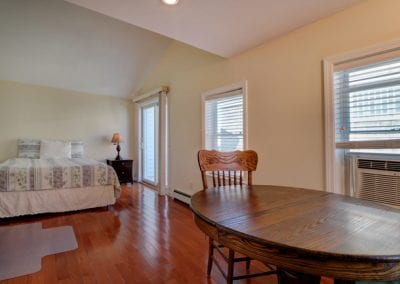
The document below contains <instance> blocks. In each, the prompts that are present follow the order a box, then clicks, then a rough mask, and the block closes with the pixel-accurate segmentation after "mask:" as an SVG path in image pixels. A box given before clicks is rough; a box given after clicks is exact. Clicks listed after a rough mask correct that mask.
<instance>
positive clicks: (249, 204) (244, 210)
mask: <svg viewBox="0 0 400 284" xmlns="http://www.w3.org/2000/svg"><path fill="white" fill-rule="evenodd" d="M191 208H192V211H193V214H194V220H195V223H196V224H197V226H198V227H199V228H200V229H201V230H202V231H203V232H204V233H205V234H207V235H208V236H210V237H211V238H212V239H214V240H216V241H218V242H219V243H221V244H222V245H224V246H226V247H228V248H231V249H233V250H235V251H236V252H239V253H242V254H245V255H247V256H250V257H251V258H253V259H255V260H259V261H261V262H263V263H266V264H271V265H275V266H276V267H278V268H279V270H281V271H285V272H289V274H294V275H296V274H298V275H300V276H299V277H298V281H299V282H298V283H311V282H312V281H311V280H310V279H319V276H327V277H332V278H334V279H335V283H355V281H357V280H366V281H389V280H396V279H400V210H399V209H396V208H392V207H389V206H385V205H381V204H377V203H373V202H369V201H365V200H361V199H358V198H353V197H349V196H345V195H339V194H333V193H328V192H324V191H317V190H309V189H302V188H294V187H282V186H272V185H253V186H222V187H216V188H211V189H207V190H202V191H199V192H197V193H196V194H194V195H193V196H192V199H191ZM304 275H305V276H314V278H313V277H311V278H307V277H303V276H304ZM302 279H306V280H303V282H302ZM307 279H308V280H307ZM318 281H319V280H317V281H315V283H317V282H318ZM281 282H282V283H284V280H283V281H281ZM318 283H319V282H318Z"/></svg>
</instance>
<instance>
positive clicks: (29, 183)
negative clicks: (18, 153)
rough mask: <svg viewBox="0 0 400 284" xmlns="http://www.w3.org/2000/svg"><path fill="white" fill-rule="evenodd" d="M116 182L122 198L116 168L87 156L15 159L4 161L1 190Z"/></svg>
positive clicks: (79, 186)
mask: <svg viewBox="0 0 400 284" xmlns="http://www.w3.org/2000/svg"><path fill="white" fill-rule="evenodd" d="M107 185H112V186H113V188H114V195H115V197H116V198H117V197H119V194H120V184H119V181H118V177H117V174H116V173H115V171H114V169H113V168H112V167H110V166H108V165H106V164H104V163H101V162H98V161H95V160H90V159H86V158H75V159H67V158H62V159H27V158H14V159H9V160H7V161H6V162H4V163H2V164H0V192H15V191H18V192H20V191H38V190H59V189H74V188H83V187H85V188H90V187H94V186H107Z"/></svg>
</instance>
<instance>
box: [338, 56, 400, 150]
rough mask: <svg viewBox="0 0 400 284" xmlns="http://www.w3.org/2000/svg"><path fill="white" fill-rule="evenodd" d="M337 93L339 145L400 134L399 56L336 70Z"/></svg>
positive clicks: (387, 137) (385, 138) (393, 136)
mask: <svg viewBox="0 0 400 284" xmlns="http://www.w3.org/2000/svg"><path fill="white" fill-rule="evenodd" d="M334 93H335V112H336V115H335V116H336V127H335V128H336V144H337V146H339V147H340V146H343V147H349V146H350V145H351V144H352V143H351V142H353V141H376V140H389V139H399V138H400V58H394V59H391V60H384V61H380V62H377V63H373V64H367V65H362V66H358V67H353V68H346V69H344V70H340V71H337V72H335V73H334ZM342 142H350V143H344V144H341V143H342ZM353 144H354V143H353Z"/></svg>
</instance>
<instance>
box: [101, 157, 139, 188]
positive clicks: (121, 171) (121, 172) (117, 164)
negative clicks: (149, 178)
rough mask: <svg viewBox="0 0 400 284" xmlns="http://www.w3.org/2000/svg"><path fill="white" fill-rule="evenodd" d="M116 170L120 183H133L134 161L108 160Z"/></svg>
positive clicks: (108, 163)
mask: <svg viewBox="0 0 400 284" xmlns="http://www.w3.org/2000/svg"><path fill="white" fill-rule="evenodd" d="M107 165H110V166H111V167H113V168H114V170H115V172H116V173H117V176H118V179H119V182H120V183H133V176H132V173H133V160H107Z"/></svg>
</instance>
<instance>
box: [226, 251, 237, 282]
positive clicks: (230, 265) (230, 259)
mask: <svg viewBox="0 0 400 284" xmlns="http://www.w3.org/2000/svg"><path fill="white" fill-rule="evenodd" d="M234 258H235V252H234V251H233V250H231V249H229V256H228V274H227V277H226V283H227V284H232V283H233V268H234V265H235V262H234Z"/></svg>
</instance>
